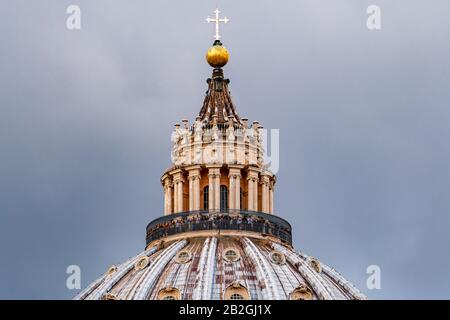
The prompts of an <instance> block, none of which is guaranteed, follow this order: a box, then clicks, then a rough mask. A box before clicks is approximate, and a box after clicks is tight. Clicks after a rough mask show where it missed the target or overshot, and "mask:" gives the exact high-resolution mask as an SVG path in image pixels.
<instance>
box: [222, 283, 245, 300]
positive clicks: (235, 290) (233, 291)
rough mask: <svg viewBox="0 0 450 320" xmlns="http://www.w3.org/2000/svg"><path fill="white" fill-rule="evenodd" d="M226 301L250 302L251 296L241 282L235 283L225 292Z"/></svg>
mask: <svg viewBox="0 0 450 320" xmlns="http://www.w3.org/2000/svg"><path fill="white" fill-rule="evenodd" d="M223 298H224V299H225V300H250V294H249V292H248V290H247V288H246V287H245V286H244V285H243V284H242V283H240V282H233V283H232V284H230V285H229V286H228V287H227V288H226V289H225V292H224V296H223Z"/></svg>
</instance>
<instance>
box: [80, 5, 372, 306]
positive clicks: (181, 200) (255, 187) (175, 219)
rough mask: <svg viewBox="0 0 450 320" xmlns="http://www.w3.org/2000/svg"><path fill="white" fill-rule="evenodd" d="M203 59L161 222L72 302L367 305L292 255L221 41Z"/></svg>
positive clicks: (338, 279) (178, 136) (259, 132)
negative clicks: (204, 68) (207, 73)
mask: <svg viewBox="0 0 450 320" xmlns="http://www.w3.org/2000/svg"><path fill="white" fill-rule="evenodd" d="M215 14H216V19H214V21H216V22H218V21H219V20H220V19H219V17H218V14H219V10H218V9H216V11H215ZM223 20H224V22H225V19H223ZM208 21H212V19H209V18H208ZM216 35H217V38H218V32H217V29H216ZM217 38H216V39H217ZM206 59H207V61H208V63H209V64H210V65H211V66H212V67H213V68H214V70H213V74H212V77H211V78H209V79H208V80H207V83H208V90H207V92H206V95H205V99H204V103H203V106H202V108H201V110H200V113H199V115H198V116H197V117H196V120H195V122H194V123H193V124H191V125H190V124H189V120H187V119H184V120H183V125H182V126H180V125H179V124H176V125H175V129H174V131H173V132H172V137H171V142H172V157H171V159H172V164H171V166H170V167H169V168H168V169H167V170H165V171H164V173H163V175H162V177H161V184H162V187H163V191H164V201H163V203H164V205H163V207H164V215H163V216H161V217H159V218H157V219H155V220H153V221H152V222H150V223H149V224H148V225H147V228H146V244H145V250H144V251H143V252H141V253H140V254H138V255H136V256H135V257H133V258H130V259H129V260H128V261H126V262H124V263H121V264H118V265H113V266H111V267H110V268H109V269H107V271H106V272H105V273H104V274H103V275H101V276H100V277H99V278H98V279H97V280H95V281H94V282H93V283H92V284H91V285H89V286H88V287H87V288H86V289H84V290H83V291H82V292H81V293H80V294H78V296H77V297H76V299H78V300H99V299H104V300H119V299H120V300H263V299H264V300H334V299H336V300H354V299H365V296H364V295H363V294H362V293H361V292H360V291H359V290H358V289H356V288H355V287H354V286H353V285H352V284H351V283H350V282H348V281H347V280H345V279H344V278H343V277H342V276H341V275H340V274H339V273H337V272H336V271H335V270H334V269H333V268H330V267H328V266H327V265H325V264H323V263H321V262H320V261H319V260H317V259H316V258H314V257H311V256H308V255H306V254H304V253H301V252H298V251H296V250H295V249H294V247H293V245H292V227H291V225H290V224H289V222H287V221H286V220H284V219H283V218H281V217H279V216H278V215H276V214H275V210H274V201H275V184H276V183H277V178H276V172H272V171H271V167H270V165H269V164H268V163H266V162H265V159H266V158H265V157H264V155H265V146H264V143H263V139H265V138H264V132H263V126H262V125H261V124H260V123H259V122H258V121H253V124H252V125H251V126H250V125H249V122H248V119H247V118H241V117H240V116H239V115H238V113H237V111H236V109H235V105H234V103H233V101H232V99H231V94H230V92H229V89H228V83H229V80H228V79H225V78H224V75H223V70H222V69H221V67H223V66H224V65H225V64H226V63H227V61H228V51H227V49H226V48H225V47H223V46H222V43H221V42H220V41H219V40H216V41H215V42H214V45H213V46H212V47H211V48H210V49H209V50H208V53H207V54H206ZM272 143H273V142H272ZM272 155H273V154H272V152H271V157H272Z"/></svg>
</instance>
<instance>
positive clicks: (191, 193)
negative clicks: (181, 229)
mask: <svg viewBox="0 0 450 320" xmlns="http://www.w3.org/2000/svg"><path fill="white" fill-rule="evenodd" d="M188 179H189V211H193V210H194V180H195V177H194V176H191V175H189V176H188Z"/></svg>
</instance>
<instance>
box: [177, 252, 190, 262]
mask: <svg viewBox="0 0 450 320" xmlns="http://www.w3.org/2000/svg"><path fill="white" fill-rule="evenodd" d="M191 258H192V256H191V253H190V252H189V251H186V250H184V251H181V252H179V253H178V255H177V257H176V258H175V261H176V262H178V263H188V262H189V261H191Z"/></svg>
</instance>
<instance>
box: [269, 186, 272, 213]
mask: <svg viewBox="0 0 450 320" xmlns="http://www.w3.org/2000/svg"><path fill="white" fill-rule="evenodd" d="M269 201H270V205H269V213H273V183H271V184H270V189H269Z"/></svg>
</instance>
